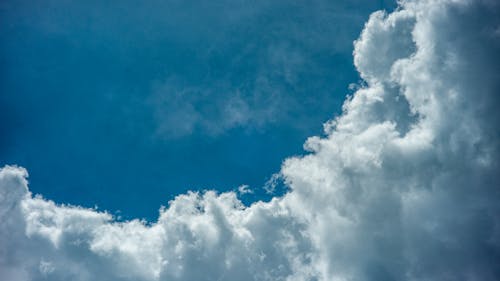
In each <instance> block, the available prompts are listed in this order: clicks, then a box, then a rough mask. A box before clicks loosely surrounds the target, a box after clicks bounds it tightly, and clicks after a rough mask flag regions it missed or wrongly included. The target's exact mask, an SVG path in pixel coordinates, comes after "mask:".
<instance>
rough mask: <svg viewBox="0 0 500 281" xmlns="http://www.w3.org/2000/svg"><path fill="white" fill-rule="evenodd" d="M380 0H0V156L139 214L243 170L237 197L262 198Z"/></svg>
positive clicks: (316, 126)
mask: <svg viewBox="0 0 500 281" xmlns="http://www.w3.org/2000/svg"><path fill="white" fill-rule="evenodd" d="M112 3H113V4H112ZM394 7H395V4H394V1H373V0H366V1H360V0H357V1H347V0H346V1H326V0H313V1H305V0H304V1H284V0H283V1H282V0H278V1H258V0H257V1H244V0H214V1H194V0H185V1H180V0H164V1H154V0H153V1H132V0H124V1H92V0H87V1H63V0H58V1H1V3H0V118H1V122H0V164H1V165H4V164H17V165H21V166H23V167H26V168H27V169H28V170H29V173H30V178H29V179H30V188H31V190H32V191H33V192H34V193H40V194H43V196H44V197H46V198H49V199H52V200H54V201H56V202H65V203H70V204H75V205H82V206H86V207H93V206H94V205H98V206H99V208H100V209H105V210H109V211H110V212H111V213H114V212H115V211H117V210H121V211H122V215H123V216H124V217H125V218H133V217H140V218H146V219H149V220H154V219H155V218H156V216H157V213H158V208H159V207H160V205H166V204H167V202H168V200H171V199H172V198H173V197H174V196H176V195H178V194H180V193H184V192H186V191H187V190H203V189H216V190H219V191H226V190H233V189H236V188H237V187H238V186H239V185H241V184H248V185H249V186H250V187H251V188H252V189H254V190H255V192H256V194H254V195H246V196H243V199H244V202H245V203H247V204H248V203H250V202H252V201H254V200H259V199H263V200H266V199H267V198H268V197H266V195H265V192H264V191H263V190H262V186H263V185H264V183H265V182H266V180H268V179H269V177H270V176H271V175H272V174H273V173H274V172H277V171H279V168H280V164H281V162H282V161H283V159H285V158H286V157H287V156H291V155H296V154H301V153H302V144H303V142H304V141H305V139H306V138H307V137H308V136H311V135H318V134H321V132H322V123H323V122H324V121H326V120H328V119H330V118H331V117H332V116H334V115H335V114H338V113H340V109H341V104H342V102H343V100H344V97H345V95H346V94H348V93H349V90H348V85H349V84H350V83H353V82H357V81H358V80H359V78H358V75H357V73H356V71H355V69H354V66H353V64H352V41H353V40H355V39H356V38H357V37H358V35H359V33H360V31H361V29H362V27H363V24H364V22H365V21H366V20H367V18H368V16H369V14H370V13H371V12H373V11H375V10H379V9H387V10H391V9H394ZM186 89H188V90H186ZM236 94H238V95H241V99H240V101H241V102H242V103H241V104H243V105H241V106H237V107H236V108H235V110H234V111H235V112H236V113H234V114H233V113H231V114H228V113H227V106H226V105H227V102H228V100H230V99H231V98H232V97H234V95H236ZM231 108H232V107H231ZM187 109H189V111H186V110H187ZM243 109H245V110H244V111H243ZM238 110H241V114H240V112H239V111H238ZM193 112H194V113H196V114H197V116H198V117H199V119H197V120H194V121H193V120H191V119H192V118H191V116H193ZM231 112H232V111H231ZM230 116H239V117H238V118H243V119H235V120H239V121H234V122H232V121H231V120H232V119H231V120H229V119H230ZM241 116H243V117H241ZM247 116H250V117H249V118H247ZM235 118H236V117H235ZM245 118H246V119H245ZM186 124H188V125H189V126H187V125H186Z"/></svg>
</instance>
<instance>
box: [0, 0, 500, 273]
mask: <svg viewBox="0 0 500 281" xmlns="http://www.w3.org/2000/svg"><path fill="white" fill-rule="evenodd" d="M400 5H401V7H400V8H399V9H397V10H396V11H394V12H393V13H391V14H385V13H384V12H376V13H374V14H373V15H372V16H371V17H370V19H369V20H368V22H367V23H366V26H365V28H364V30H363V32H362V34H361V36H360V38H359V39H358V40H357V41H356V42H355V50H354V62H355V65H356V67H357V69H358V71H359V72H360V75H361V77H362V78H363V79H364V80H365V84H363V85H362V86H361V87H359V89H358V90H357V91H356V92H355V93H354V94H353V96H352V97H350V98H349V99H348V100H346V102H345V104H344V107H343V111H344V112H343V114H342V115H340V116H339V117H338V118H336V119H335V120H332V121H330V122H328V123H327V124H325V136H324V137H312V138H310V139H309V140H308V141H307V143H306V144H305V148H306V149H307V150H308V151H310V154H308V155H306V156H303V157H293V158H289V159H287V160H286V161H285V162H284V164H283V167H282V170H281V172H280V173H279V174H280V177H281V178H282V179H284V181H285V182H286V184H287V185H288V187H289V189H290V190H289V192H287V193H286V194H285V195H283V196H282V197H277V198H274V199H273V200H271V201H270V202H257V203H254V204H253V205H251V206H250V207H245V206H243V205H242V204H241V202H240V201H239V200H238V198H237V196H236V194H235V193H234V192H228V193H222V194H217V193H215V192H212V191H208V192H206V193H202V194H200V193H188V194H184V195H179V196H177V197H176V198H175V199H174V200H173V201H171V202H170V203H169V206H168V207H165V208H162V209H161V210H160V214H159V218H158V220H157V221H156V222H153V223H146V222H143V221H138V220H133V221H128V222H117V221H114V220H113V217H112V216H111V215H109V214H107V213H103V212H98V211H96V210H93V209H84V208H80V207H75V206H66V205H58V204H56V203H54V202H52V201H50V200H47V199H44V198H42V197H40V196H33V195H32V194H31V193H30V192H29V189H28V183H27V180H26V178H27V172H26V170H24V169H23V168H19V167H12V166H7V167H4V168H3V169H2V170H1V171H0V242H1V243H0V276H1V277H2V280H498V279H500V270H499V269H498V264H499V262H500V216H499V214H500V189H499V183H500V179H499V175H500V169H499V163H498V159H500V157H499V156H500V155H499V144H500V142H499V137H500V135H499V133H498V124H499V122H500V120H499V119H500V118H499V117H500V115H499V113H498V110H497V109H498V106H499V99H498V91H499V89H500V87H499V86H500V85H499V83H500V69H499V68H500V65H499V64H498V63H496V62H497V61H498V56H499V55H498V54H500V38H499V37H498V29H499V26H500V12H499V11H500V9H499V8H500V7H499V4H497V3H496V2H494V1H472V0H470V1H469V0H461V1H459V0H440V1H425V0H423V1H404V2H402V3H400Z"/></svg>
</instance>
